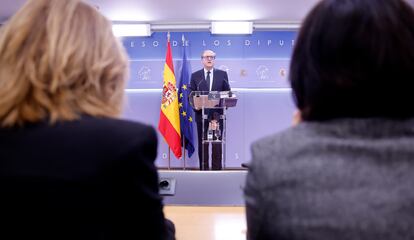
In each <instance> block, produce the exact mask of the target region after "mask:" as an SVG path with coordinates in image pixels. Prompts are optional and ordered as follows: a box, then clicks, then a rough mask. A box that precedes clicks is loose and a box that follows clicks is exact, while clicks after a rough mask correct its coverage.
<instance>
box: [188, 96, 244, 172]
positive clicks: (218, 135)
mask: <svg viewBox="0 0 414 240" xmlns="http://www.w3.org/2000/svg"><path fill="white" fill-rule="evenodd" d="M189 98H190V104H191V106H192V107H193V109H195V110H201V119H202V140H201V143H202V144H203V145H204V144H207V145H209V144H210V143H212V144H221V147H222V152H221V159H222V161H221V163H222V169H225V168H226V134H227V117H226V111H227V108H229V107H235V106H236V104H237V93H236V92H233V91H193V92H191V93H190V96H189ZM207 126H208V127H207ZM206 131H207V132H206ZM200 147H202V146H199V148H200ZM204 155H205V154H204V151H202V162H205V161H209V159H205V156H204Z"/></svg>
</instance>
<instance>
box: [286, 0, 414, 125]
mask: <svg viewBox="0 0 414 240" xmlns="http://www.w3.org/2000/svg"><path fill="white" fill-rule="evenodd" d="M413 43H414V12H413V9H412V8H411V7H410V6H409V5H408V4H407V3H406V2H404V1H403V0H323V1H321V2H319V4H317V5H316V7H315V8H314V9H313V10H312V11H311V12H310V13H309V15H308V16H307V17H306V19H305V21H304V23H303V24H302V27H301V30H300V32H299V35H298V39H297V41H296V43H295V49H294V53H293V56H292V59H291V66H290V68H291V70H290V81H291V85H292V89H293V94H294V98H295V101H296V105H297V107H298V108H299V109H300V111H301V116H302V119H303V120H305V121H324V120H329V119H334V118H373V117H375V118H393V119H404V118H411V117H414V107H413V103H414V94H413V92H414V45H413Z"/></svg>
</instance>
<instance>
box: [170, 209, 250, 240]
mask: <svg viewBox="0 0 414 240" xmlns="http://www.w3.org/2000/svg"><path fill="white" fill-rule="evenodd" d="M164 213H165V216H166V217H167V218H168V219H170V220H172V221H173V222H174V224H175V228H176V238H177V240H245V239H246V217H245V210H244V207H205V206H165V207H164Z"/></svg>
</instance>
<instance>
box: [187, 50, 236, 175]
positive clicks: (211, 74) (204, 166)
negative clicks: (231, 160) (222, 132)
mask: <svg viewBox="0 0 414 240" xmlns="http://www.w3.org/2000/svg"><path fill="white" fill-rule="evenodd" d="M215 59H216V53H215V52H213V51H212V50H205V51H203V53H202V55H201V63H202V64H203V69H201V70H198V71H196V72H194V73H193V74H192V75H191V81H190V90H191V91H203V92H206V93H208V92H210V91H230V85H229V80H228V76H227V72H225V71H222V70H219V69H215V68H214V61H215ZM194 112H195V119H196V123H197V137H198V159H199V162H200V170H209V143H208V142H207V143H204V144H202V140H203V136H202V133H203V129H202V126H203V125H202V124H203V123H202V116H201V115H202V110H201V109H194ZM207 114H208V123H207V124H206V123H205V124H204V139H208V138H209V137H211V136H207V132H208V130H209V129H211V128H214V129H216V128H217V127H221V126H223V121H222V120H221V119H220V115H221V114H222V111H221V110H218V109H209V110H208V111H207ZM211 148H212V154H211V155H212V157H211V168H212V170H221V169H222V145H221V142H216V143H214V142H213V143H212V147H211Z"/></svg>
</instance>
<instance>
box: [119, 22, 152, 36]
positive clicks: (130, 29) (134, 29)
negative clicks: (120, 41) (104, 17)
mask: <svg viewBox="0 0 414 240" xmlns="http://www.w3.org/2000/svg"><path fill="white" fill-rule="evenodd" d="M112 31H113V32H114V35H115V36H117V37H128V36H140V37H149V36H151V26H150V25H149V24H113V25H112Z"/></svg>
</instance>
